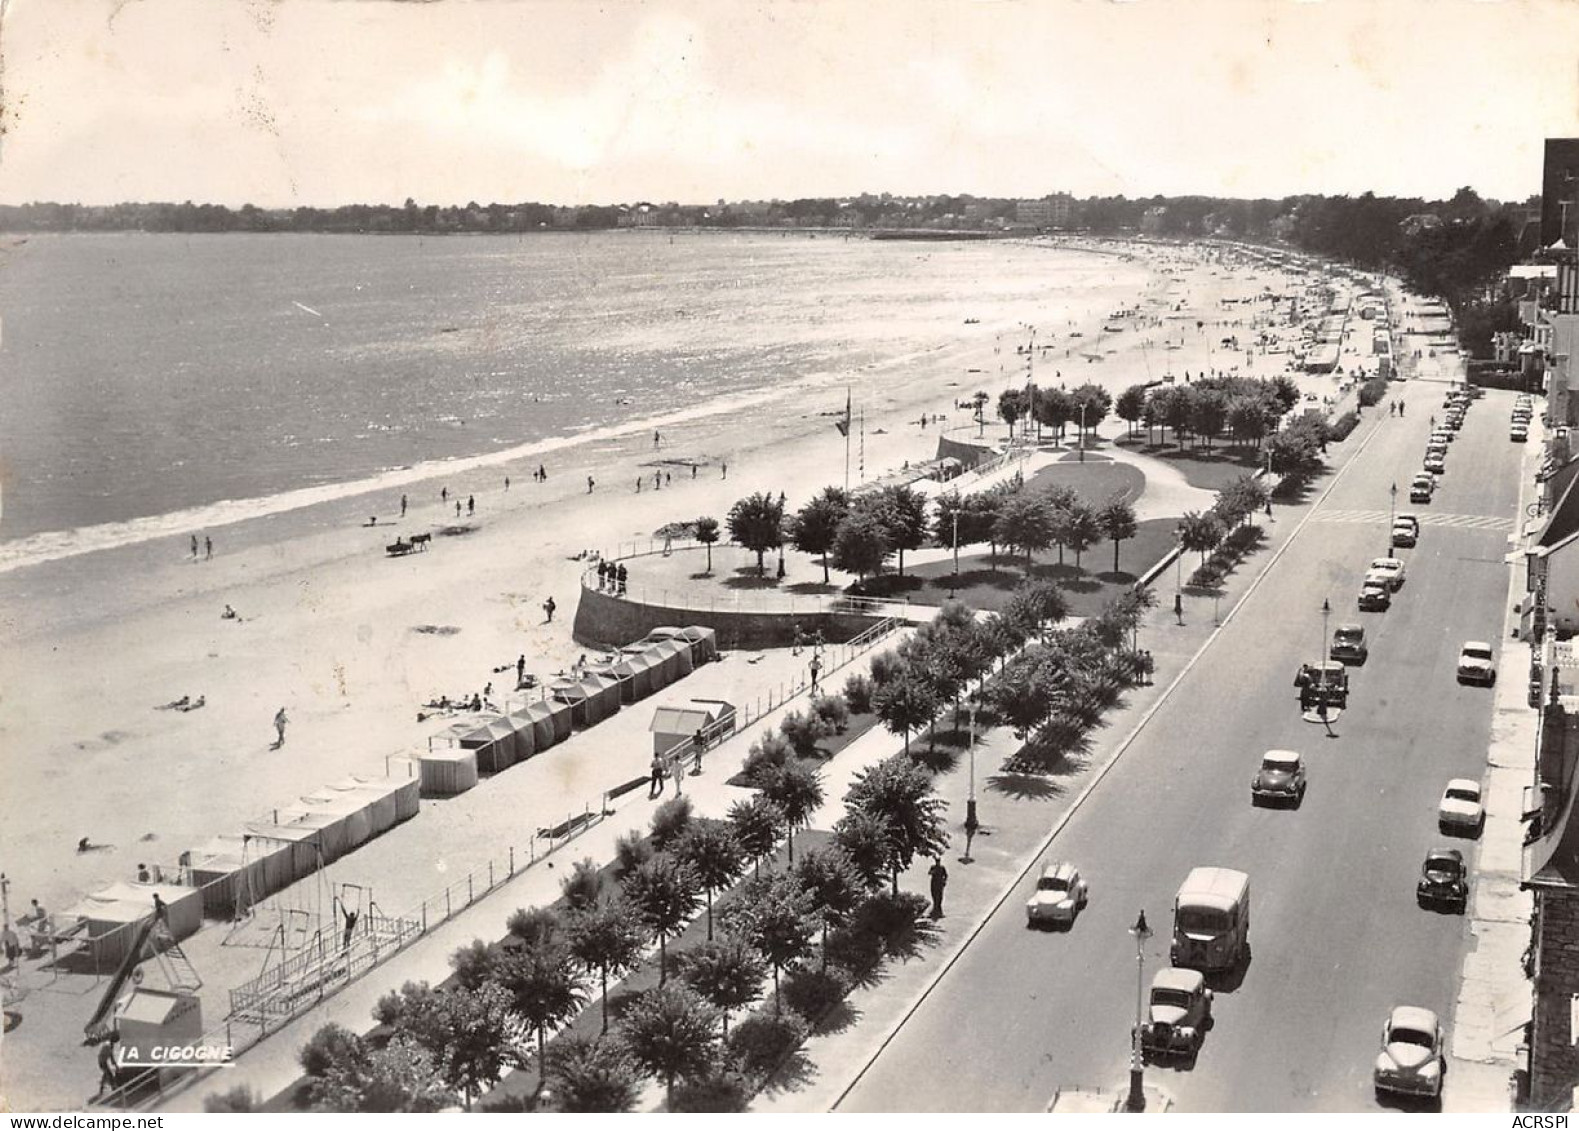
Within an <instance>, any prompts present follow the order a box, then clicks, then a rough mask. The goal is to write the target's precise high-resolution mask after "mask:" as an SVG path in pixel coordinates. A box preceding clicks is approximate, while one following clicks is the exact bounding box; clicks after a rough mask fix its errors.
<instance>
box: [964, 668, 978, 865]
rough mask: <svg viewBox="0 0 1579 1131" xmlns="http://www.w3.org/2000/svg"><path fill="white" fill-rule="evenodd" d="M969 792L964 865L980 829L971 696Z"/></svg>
mask: <svg viewBox="0 0 1579 1131" xmlns="http://www.w3.org/2000/svg"><path fill="white" fill-rule="evenodd" d="M967 749H968V750H969V752H970V792H969V794H968V796H967V797H966V798H965V858H964V862H965V863H966V864H969V863H971V855H970V842H971V841H973V840H975V839H976V830H977V829H979V828H981V822H980V821H978V820H976V696H975V695H974V694H972V695H971V700H970V744H969V746H968V747H967Z"/></svg>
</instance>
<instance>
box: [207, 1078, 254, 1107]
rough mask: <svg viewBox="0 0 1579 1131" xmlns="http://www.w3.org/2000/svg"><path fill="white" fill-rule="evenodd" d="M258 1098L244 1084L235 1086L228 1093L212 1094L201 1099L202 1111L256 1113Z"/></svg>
mask: <svg viewBox="0 0 1579 1131" xmlns="http://www.w3.org/2000/svg"><path fill="white" fill-rule="evenodd" d="M257 1107H258V1096H257V1094H256V1093H254V1092H253V1090H252V1089H251V1088H249V1087H247V1086H246V1085H245V1084H237V1085H236V1086H235V1087H234V1088H232V1089H230V1090H229V1091H228V1092H214V1093H213V1094H211V1095H208V1096H205V1097H203V1110H204V1111H211V1112H227V1113H229V1112H244V1111H256V1110H257Z"/></svg>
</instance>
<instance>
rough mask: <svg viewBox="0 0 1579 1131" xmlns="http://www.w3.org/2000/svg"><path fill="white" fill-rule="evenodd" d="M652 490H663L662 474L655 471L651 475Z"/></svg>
mask: <svg viewBox="0 0 1579 1131" xmlns="http://www.w3.org/2000/svg"><path fill="white" fill-rule="evenodd" d="M652 489H653V490H654V491H661V490H663V472H661V471H655V472H653V473H652Z"/></svg>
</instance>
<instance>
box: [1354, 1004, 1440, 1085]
mask: <svg viewBox="0 0 1579 1131" xmlns="http://www.w3.org/2000/svg"><path fill="white" fill-rule="evenodd" d="M1442 1068H1443V1059H1442V1025H1441V1023H1440V1022H1439V1021H1437V1019H1436V1014H1435V1013H1432V1012H1431V1011H1430V1010H1429V1009H1422V1008H1421V1007H1419V1006H1415V1005H1400V1006H1397V1007H1396V1008H1394V1009H1393V1011H1392V1012H1391V1013H1389V1014H1388V1015H1387V1026H1386V1027H1385V1028H1384V1029H1383V1030H1382V1051H1381V1052H1380V1053H1379V1054H1377V1057H1376V1065H1375V1067H1374V1069H1373V1070H1372V1072H1371V1079H1372V1081H1373V1082H1374V1084H1375V1086H1376V1091H1377V1093H1378V1094H1380V1093H1383V1092H1391V1093H1394V1094H1398V1095H1405V1096H1428V1097H1433V1098H1434V1097H1437V1096H1440V1095H1441V1094H1442Z"/></svg>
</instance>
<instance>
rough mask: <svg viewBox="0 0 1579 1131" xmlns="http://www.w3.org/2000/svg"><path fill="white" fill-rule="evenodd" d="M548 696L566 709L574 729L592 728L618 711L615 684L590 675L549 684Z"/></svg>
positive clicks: (615, 681)
mask: <svg viewBox="0 0 1579 1131" xmlns="http://www.w3.org/2000/svg"><path fill="white" fill-rule="evenodd" d="M548 694H549V696H550V697H552V698H553V699H554V700H556V701H557V702H560V703H563V704H566V705H567V706H569V707H570V711H571V718H572V719H573V720H574V722H575V725H576V726H578V727H590V726H596V725H597V724H598V723H600V722H602V721H603V720H604V719H606V718H608V717H609V716H610V715H612V714H613V713H614V712H615V711H618V710H619V709H620V688H619V682H618V681H617V680H614V679H608V678H604V677H600V676H595V675H591V674H587V675H584V676H582V677H581V678H579V679H562V680H558V681H556V682H554V683H552V684H549V687H548Z"/></svg>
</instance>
